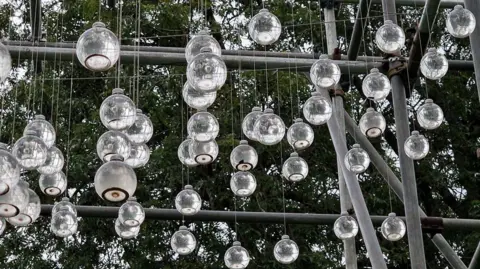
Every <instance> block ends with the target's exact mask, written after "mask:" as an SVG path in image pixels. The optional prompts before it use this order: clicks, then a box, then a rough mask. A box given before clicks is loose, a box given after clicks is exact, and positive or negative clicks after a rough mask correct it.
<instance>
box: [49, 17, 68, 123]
mask: <svg viewBox="0 0 480 269" xmlns="http://www.w3.org/2000/svg"><path fill="white" fill-rule="evenodd" d="M60 16H61V20H60V35H59V39H62V36H63V19H64V16H63V13H61V14H60ZM55 56H56V53H55ZM58 61H59V64H58V73H57V74H58V76H59V77H60V74H61V61H62V54H60V55H59V60H58ZM72 78H73V76H72ZM52 103H53V96H52ZM59 104H60V81H59V82H58V90H57V108H56V114H55V115H56V120H55V130H56V131H57V130H58V122H59V119H58V115H59V112H58V111H59ZM52 106H53V104H52Z"/></svg>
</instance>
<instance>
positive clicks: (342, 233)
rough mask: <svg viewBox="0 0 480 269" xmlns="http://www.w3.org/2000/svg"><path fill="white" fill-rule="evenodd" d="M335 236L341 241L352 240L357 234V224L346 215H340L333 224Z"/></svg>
mask: <svg viewBox="0 0 480 269" xmlns="http://www.w3.org/2000/svg"><path fill="white" fill-rule="evenodd" d="M333 231H334V232H335V235H336V236H337V237H338V238H339V239H342V240H345V239H351V238H354V237H355V236H356V235H357V233H358V223H357V220H355V219H354V218H353V217H351V216H349V215H348V213H342V215H341V216H340V217H339V218H338V219H337V220H336V221H335V223H334V224H333Z"/></svg>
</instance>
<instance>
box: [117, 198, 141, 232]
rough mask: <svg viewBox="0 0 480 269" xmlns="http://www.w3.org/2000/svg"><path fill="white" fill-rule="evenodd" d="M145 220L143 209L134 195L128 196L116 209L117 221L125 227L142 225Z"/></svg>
mask: <svg viewBox="0 0 480 269" xmlns="http://www.w3.org/2000/svg"><path fill="white" fill-rule="evenodd" d="M144 220H145V210H144V209H143V207H142V205H141V204H139V203H138V202H137V199H136V198H135V197H130V198H128V200H127V202H126V203H124V204H123V205H122V206H121V207H120V209H119V210H118V221H120V223H121V224H122V225H124V226H127V227H136V226H140V225H142V223H143V221H144Z"/></svg>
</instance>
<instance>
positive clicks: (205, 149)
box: [189, 140, 218, 165]
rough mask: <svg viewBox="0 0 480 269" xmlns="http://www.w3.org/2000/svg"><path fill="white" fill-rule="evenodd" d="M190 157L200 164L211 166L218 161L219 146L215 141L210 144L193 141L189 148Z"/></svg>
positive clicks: (209, 142)
mask: <svg viewBox="0 0 480 269" xmlns="http://www.w3.org/2000/svg"><path fill="white" fill-rule="evenodd" d="M189 155H190V156H191V157H193V159H194V160H195V162H196V163H198V164H201V165H207V164H210V163H212V162H213V161H215V159H217V156H218V144H217V142H216V141H215V140H212V141H208V142H200V141H195V140H193V141H192V143H191V144H190V147H189Z"/></svg>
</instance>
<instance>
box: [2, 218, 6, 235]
mask: <svg viewBox="0 0 480 269" xmlns="http://www.w3.org/2000/svg"><path fill="white" fill-rule="evenodd" d="M5 228H7V223H6V222H5V219H4V218H0V235H2V234H3V232H5Z"/></svg>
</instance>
